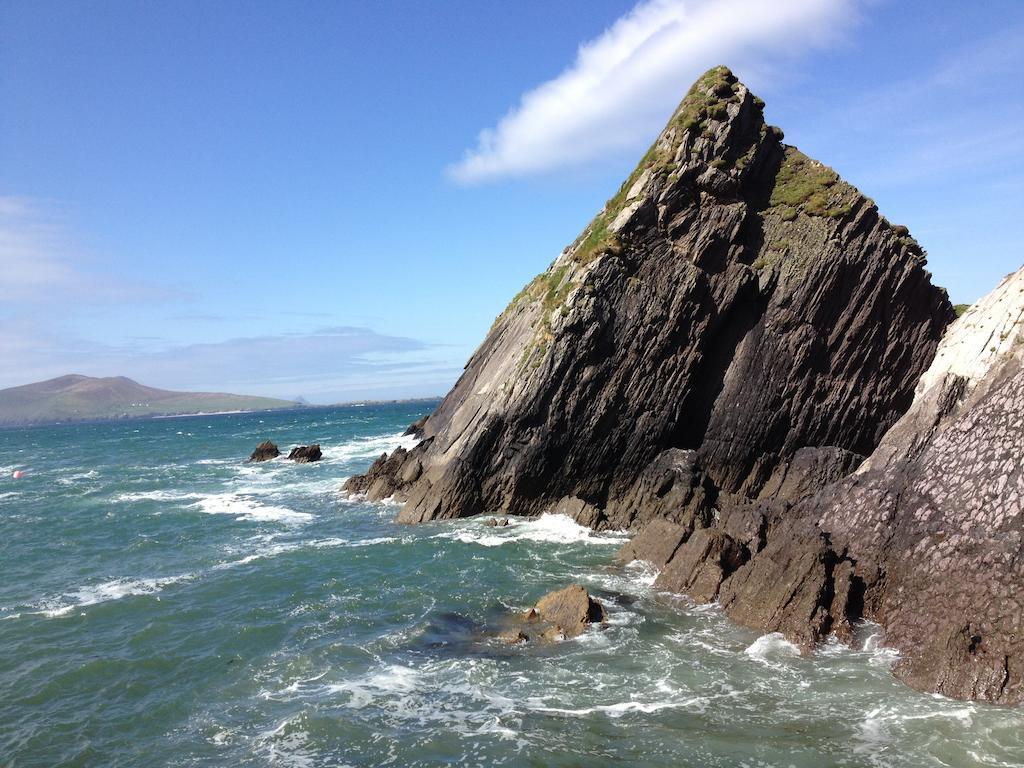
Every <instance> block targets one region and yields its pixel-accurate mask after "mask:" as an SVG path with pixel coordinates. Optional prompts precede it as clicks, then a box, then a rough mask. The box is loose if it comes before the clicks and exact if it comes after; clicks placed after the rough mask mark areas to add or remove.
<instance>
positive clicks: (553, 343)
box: [346, 68, 953, 528]
mask: <svg viewBox="0 0 1024 768" xmlns="http://www.w3.org/2000/svg"><path fill="white" fill-rule="evenodd" d="M923 265H924V259H923V257H922V255H921V250H920V248H919V247H918V246H917V244H916V243H915V242H914V241H913V240H912V239H911V238H909V236H901V235H899V234H897V233H896V232H894V231H893V229H892V227H891V226H890V225H889V224H888V222H887V221H886V220H885V219H884V218H882V217H881V216H879V214H878V211H877V209H876V208H875V206H874V205H873V204H872V203H871V201H869V200H867V199H866V198H864V197H863V196H861V195H860V193H858V192H857V191H856V190H855V189H853V188H852V187H850V186H849V185H847V184H845V183H844V182H842V181H841V180H840V179H839V178H838V177H837V176H836V175H835V174H834V173H833V172H832V171H830V170H829V169H827V168H825V167H824V166H821V165H820V164H817V163H815V162H814V161H812V160H810V159H808V158H806V157H805V156H803V155H802V154H801V153H799V152H798V151H797V150H796V149H795V148H793V147H787V146H785V145H783V144H781V143H780V138H779V132H776V131H771V130H769V128H768V126H766V124H765V122H764V119H763V116H762V112H761V106H760V101H759V100H756V99H755V98H754V97H753V96H752V95H751V94H750V93H749V92H748V90H747V89H746V88H745V87H744V86H743V85H742V84H741V83H738V82H736V80H735V78H734V77H733V76H732V75H731V73H729V72H728V70H725V69H724V68H720V69H717V70H712V71H711V72H709V73H708V74H707V75H705V77H704V78H702V79H701V80H700V81H699V82H698V83H697V84H696V85H695V86H694V89H693V90H692V91H691V93H690V94H689V95H688V96H687V97H686V99H684V100H683V102H682V104H680V107H679V109H678V110H677V112H676V114H675V115H674V116H673V118H672V120H671V121H670V123H669V125H668V126H667V127H666V129H665V130H664V131H663V132H662V134H661V135H660V136H659V137H658V139H657V141H656V142H655V144H654V145H653V146H652V148H651V151H650V152H649V153H648V155H647V156H646V157H645V158H644V160H643V161H642V162H641V164H640V166H638V168H637V169H636V171H635V172H634V173H633V175H632V176H631V177H630V179H628V180H627V182H626V183H625V184H624V185H623V187H622V189H621V190H620V191H619V193H618V194H617V195H616V196H615V197H614V198H612V200H610V201H609V202H608V205H607V206H606V208H605V210H604V211H602V213H601V214H599V215H598V217H597V218H596V219H595V220H594V221H593V222H592V223H591V225H590V226H589V227H588V228H587V230H586V231H585V232H584V233H583V235H581V236H580V238H579V239H578V240H577V241H576V242H575V243H573V244H572V245H571V246H570V247H569V248H567V249H566V251H565V252H563V254H562V255H561V256H560V257H559V258H558V259H557V260H556V261H555V263H554V264H553V265H552V266H551V268H550V269H549V270H548V271H547V272H545V273H544V274H542V275H540V276H539V277H538V278H537V279H536V280H534V282H532V283H531V284H530V285H528V286H527V287H526V288H525V289H524V290H523V291H522V292H521V293H520V295H519V296H517V297H516V298H515V299H514V300H513V301H512V303H511V304H510V305H509V307H508V308H507V309H506V310H505V312H504V313H503V314H502V315H501V316H500V317H499V318H498V319H497V321H496V322H495V324H494V326H493V328H492V329H491V332H490V333H489V334H488V336H487V338H486V339H485V340H484V342H483V344H482V345H481V347H480V348H479V349H478V350H477V352H476V353H475V354H474V355H473V357H472V358H471V359H470V361H469V363H468V364H467V366H466V370H465V372H464V374H463V376H462V377H461V379H460V380H459V382H458V383H457V384H456V385H455V387H454V389H453V390H452V391H451V392H450V393H449V394H448V396H447V397H446V398H445V399H444V401H443V402H442V403H441V405H440V406H439V407H438V408H437V410H436V411H435V412H434V413H433V414H431V416H430V417H429V419H428V420H427V422H426V424H425V425H424V436H425V438H426V439H425V440H424V441H423V442H421V443H420V444H419V445H418V446H416V447H415V448H413V449H412V450H410V451H408V452H404V451H401V450H400V451H396V452H395V454H393V455H392V456H390V457H387V458H382V460H380V461H378V462H377V463H376V464H374V466H373V467H372V468H371V470H370V472H369V473H368V474H367V475H365V476H363V477H360V478H353V479H352V480H350V481H349V483H348V484H347V485H346V488H348V489H349V490H350V491H357V492H363V493H366V494H367V496H368V497H369V498H371V499H378V498H384V497H387V496H392V495H394V497H395V498H396V499H397V500H399V501H402V502H404V506H403V509H402V511H401V513H400V515H399V519H400V520H401V521H403V522H420V521H425V520H432V519H436V518H452V517H464V516H470V515H474V514H478V513H481V512H489V513H491V514H495V513H499V514H537V513H540V512H543V511H548V510H551V509H553V508H556V507H563V508H564V509H565V510H566V511H568V512H569V513H570V514H572V515H573V517H574V519H577V520H579V521H580V522H582V523H585V524H587V525H591V526H593V527H596V528H602V527H616V528H617V527H630V528H640V527H642V526H643V524H644V523H646V522H647V521H649V520H652V519H655V518H659V517H664V518H667V519H670V520H674V521H677V522H679V523H681V524H683V525H692V526H693V527H700V526H702V525H705V524H706V523H707V521H708V519H709V515H710V514H711V509H712V508H713V507H714V505H715V504H716V503H718V499H719V497H720V496H724V497H727V496H730V495H735V496H736V497H737V498H739V499H741V500H742V499H753V500H756V499H758V498H762V497H763V494H764V493H765V488H766V487H769V488H770V489H771V493H770V496H771V497H772V498H775V497H781V495H782V494H785V493H789V492H794V493H796V492H797V491H798V490H800V489H799V488H798V486H801V483H803V482H804V481H803V480H801V479H800V478H801V477H805V476H807V473H810V476H814V475H815V474H816V473H817V474H829V472H833V471H834V472H835V473H841V471H842V469H844V468H846V467H847V466H849V464H850V463H851V461H852V459H851V457H853V456H855V455H866V454H868V453H870V452H871V450H872V449H873V448H874V447H875V445H876V444H877V443H878V440H879V439H880V438H881V436H882V435H883V434H884V433H885V431H886V430H887V429H888V428H889V427H890V426H891V425H892V424H893V423H894V422H895V421H896V419H897V418H898V417H899V416H900V415H901V414H902V412H903V411H904V410H906V408H907V406H908V405H909V404H910V401H911V399H912V396H913V385H914V383H915V382H916V381H917V379H918V378H919V376H920V375H921V373H922V372H923V371H924V369H925V368H926V367H927V365H928V363H929V362H930V360H931V357H932V355H933V353H934V349H935V345H936V343H937V342H938V339H939V336H940V334H941V332H942V329H943V328H944V327H945V325H946V324H947V323H948V322H949V320H950V319H951V318H952V316H953V310H952V307H951V306H950V304H949V302H948V300H947V299H946V296H945V293H944V292H943V291H942V290H940V289H937V288H935V287H934V286H932V285H931V283H930V280H929V275H928V273H927V272H926V271H925V269H924V267H923ZM825 446H827V447H828V448H827V449H824V450H827V451H828V452H831V454H833V455H830V457H826V458H830V459H831V460H833V461H837V462H838V464H835V463H833V464H829V463H828V462H824V464H821V463H819V464H820V465H819V464H815V463H814V462H809V463H806V466H805V463H801V460H800V459H799V458H798V457H797V453H798V452H799V451H800V450H801V449H805V448H818V449H819V450H822V448H821V447H825ZM826 465H827V466H826Z"/></svg>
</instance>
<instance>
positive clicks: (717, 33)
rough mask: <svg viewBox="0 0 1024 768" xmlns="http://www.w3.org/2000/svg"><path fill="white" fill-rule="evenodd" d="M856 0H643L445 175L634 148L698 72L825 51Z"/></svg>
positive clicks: (552, 163) (513, 171)
mask: <svg viewBox="0 0 1024 768" xmlns="http://www.w3.org/2000/svg"><path fill="white" fill-rule="evenodd" d="M854 2H855V0H785V2H774V3H773V2H766V1H765V0H645V1H644V2H641V3H639V4H638V5H637V6H636V7H634V8H633V10H631V11H630V12H629V13H628V14H626V15H625V16H623V17H621V18H620V19H618V20H617V21H616V22H615V23H614V24H613V25H612V26H611V27H610V28H609V29H608V30H606V31H605V32H604V33H603V34H602V35H600V36H599V37H597V38H596V39H594V40H592V41H589V42H587V43H584V44H583V45H581V46H580V48H579V51H578V53H577V56H576V61H575V62H574V63H573V65H572V66H571V67H569V68H568V69H567V70H566V71H564V72H563V73H562V74H560V75H559V76H558V77H556V78H555V79H553V80H549V81H548V82H546V83H543V84H542V85H540V86H538V87H537V88H534V89H533V90H531V91H529V92H527V93H526V94H524V95H523V97H522V99H521V100H520V103H519V105H518V106H516V107H514V108H513V109H512V110H511V111H510V112H509V113H508V114H506V115H505V117H503V118H502V119H501V120H500V121H499V122H498V124H497V126H495V127H494V128H489V129H487V130H484V131H482V132H481V133H480V136H479V141H478V144H477V146H476V147H475V148H474V149H471V150H469V151H468V152H467V153H466V156H465V157H464V158H463V159H462V161H460V162H459V163H457V164H455V165H453V166H451V167H450V168H449V169H448V173H449V175H450V176H451V177H452V178H453V179H455V180H456V181H458V182H462V183H475V182H482V181H489V180H493V179H498V178H502V177H508V176H524V175H529V174H536V173H543V172H546V171H550V170H553V169H557V168H564V167H568V166H573V165H580V164H583V163H585V162H587V161H589V160H592V159H594V158H595V157H598V156H601V155H602V154H605V153H607V152H616V151H621V150H623V149H627V148H628V149H635V148H636V147H637V146H639V145H641V144H642V143H643V142H645V141H650V140H651V139H652V138H653V136H654V133H656V132H657V130H658V129H659V128H660V127H661V125H662V124H663V123H664V121H665V120H666V119H667V117H668V115H669V114H670V113H671V110H672V109H673V107H674V106H675V105H676V104H677V103H678V102H679V100H680V99H681V97H682V96H683V94H684V93H685V90H686V89H687V88H688V87H689V85H690V83H692V82H693V81H694V80H695V79H696V78H697V77H698V76H699V75H700V74H701V73H702V72H704V71H705V70H707V69H709V68H710V67H712V66H716V65H718V64H726V65H728V66H730V67H732V68H733V69H734V70H736V71H737V73H738V74H740V75H743V74H745V73H746V72H747V70H748V68H749V69H754V68H760V67H762V66H765V65H766V64H768V63H770V61H771V60H778V59H780V58H789V57H793V56H797V55H799V54H802V53H805V52H807V51H808V50H810V49H813V48H816V47H820V46H822V45H824V44H826V43H828V42H830V41H831V40H833V39H834V38H835V36H836V34H837V33H839V32H841V31H842V30H843V29H844V28H846V27H847V26H849V24H850V23H852V21H853V20H854V16H855V13H854Z"/></svg>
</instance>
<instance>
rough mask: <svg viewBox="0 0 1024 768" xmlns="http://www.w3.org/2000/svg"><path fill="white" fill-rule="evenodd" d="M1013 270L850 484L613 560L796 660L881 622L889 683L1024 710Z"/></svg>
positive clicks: (1021, 478) (730, 515)
mask: <svg viewBox="0 0 1024 768" xmlns="http://www.w3.org/2000/svg"><path fill="white" fill-rule="evenodd" d="M1022 363H1024V268H1022V269H1021V270H1020V271H1018V272H1016V273H1014V274H1013V275H1010V276H1009V277H1007V278H1006V279H1005V280H1003V282H1002V283H1001V284H1000V285H999V286H998V287H997V288H996V290H995V291H993V292H992V293H991V294H989V295H988V296H986V297H985V298H984V299H982V300H981V301H980V302H978V303H977V304H976V305H974V306H973V307H972V308H971V309H970V310H968V312H967V313H966V314H965V315H964V316H963V317H962V318H960V319H959V320H958V321H957V322H956V323H954V324H953V326H951V328H950V330H949V332H948V333H947V335H946V337H945V338H944V339H943V341H942V343H941V344H940V346H939V348H938V352H937V354H936V356H935V360H934V362H933V363H932V365H931V367H930V368H929V369H928V371H927V372H926V373H925V374H924V376H922V378H921V380H920V383H919V385H918V387H917V394H916V397H915V400H914V402H913V405H912V406H911V408H910V409H909V410H908V412H907V413H906V414H905V415H904V416H903V417H902V418H901V419H900V420H899V421H898V422H897V423H896V424H895V425H894V426H893V427H892V428H891V429H890V430H889V432H888V433H887V434H886V435H885V437H884V438H883V440H882V442H881V444H880V445H879V446H878V448H877V449H876V450H875V451H874V453H873V454H872V455H871V456H870V457H869V458H868V459H867V461H865V462H864V463H863V464H862V465H861V466H860V468H859V469H858V470H857V471H856V472H855V473H853V474H851V475H849V476H848V477H846V478H844V479H841V480H839V481H837V482H834V483H831V484H829V485H827V486H826V487H824V488H822V489H819V490H818V491H817V492H816V493H814V494H812V495H810V496H808V497H805V498H804V499H803V500H801V501H798V502H797V503H796V504H795V505H793V506H791V507H790V506H788V505H780V504H778V503H777V502H762V503H760V504H755V505H750V504H747V505H743V506H728V505H726V506H723V508H722V509H721V511H720V515H719V517H718V519H717V520H716V521H715V522H714V523H713V525H712V527H710V528H707V529H702V530H698V531H697V532H696V533H691V532H690V531H689V530H688V529H687V528H686V526H682V525H678V524H674V523H671V522H669V521H667V520H665V521H657V522H656V523H652V524H651V525H650V526H648V527H647V528H646V529H645V530H644V531H643V532H641V534H640V535H638V536H637V537H636V538H635V539H634V540H633V541H632V542H630V543H629V544H628V545H626V547H624V548H623V550H622V552H621V553H620V556H621V557H623V558H625V559H627V560H628V559H633V558H641V559H645V560H649V561H651V562H653V563H654V564H655V565H657V566H659V567H660V568H661V573H660V574H659V576H658V581H657V584H659V585H660V586H662V587H664V588H666V589H671V590H676V591H682V592H686V593H688V594H690V595H691V597H693V598H694V599H695V600H698V601H702V602H706V601H710V600H715V599H717V600H718V601H719V602H720V603H721V605H722V607H723V608H724V609H725V611H726V612H727V613H728V614H729V615H730V616H732V617H734V618H735V619H737V620H738V621H740V622H742V623H744V624H747V625H750V626H753V627H757V628H759V629H762V630H765V631H781V632H783V633H785V634H786V635H787V636H788V637H789V638H790V639H792V640H794V641H795V642H798V643H800V644H801V645H802V646H803V647H804V648H810V647H812V646H813V645H814V644H815V643H816V642H818V641H819V640H820V639H821V638H823V637H824V636H825V635H827V634H829V633H835V634H837V635H839V636H840V637H841V638H844V637H846V636H847V635H848V634H849V632H850V627H851V622H855V621H857V620H859V619H861V618H868V619H872V620H874V621H877V622H879V623H880V624H881V625H882V627H883V629H884V639H885V642H886V643H887V644H888V645H891V646H893V647H895V648H897V649H898V650H899V651H900V652H901V657H900V660H899V662H898V663H897V665H896V667H895V673H896V675H897V676H898V677H900V678H902V679H904V680H906V681H907V682H908V683H910V684H911V685H913V686H915V687H917V688H920V689H923V690H929V691H936V692H939V693H943V694H946V695H949V696H954V697H958V698H971V699H983V700H988V701H994V702H1000V703H1019V702H1021V701H1024V626H1022V624H1024V469H1022V467H1024V462H1022V457H1024V366H1022Z"/></svg>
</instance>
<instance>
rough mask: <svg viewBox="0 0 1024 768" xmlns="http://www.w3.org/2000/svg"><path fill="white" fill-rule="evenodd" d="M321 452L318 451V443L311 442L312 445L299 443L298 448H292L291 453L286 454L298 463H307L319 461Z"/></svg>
mask: <svg viewBox="0 0 1024 768" xmlns="http://www.w3.org/2000/svg"><path fill="white" fill-rule="evenodd" d="M322 457H323V454H322V453H321V452H320V445H319V443H313V445H300V446H299V447H298V448H292V450H291V453H289V454H288V458H289V459H291V460H292V461H294V462H297V463H299V464H308V463H309V462H311V461H320V459H321V458H322Z"/></svg>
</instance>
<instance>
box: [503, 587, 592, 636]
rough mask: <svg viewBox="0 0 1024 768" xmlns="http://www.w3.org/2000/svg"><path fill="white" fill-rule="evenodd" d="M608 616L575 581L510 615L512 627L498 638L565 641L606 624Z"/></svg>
mask: <svg viewBox="0 0 1024 768" xmlns="http://www.w3.org/2000/svg"><path fill="white" fill-rule="evenodd" d="M606 619H607V615H606V614H605V610H604V606H603V605H601V603H599V602H598V601H597V600H594V599H593V598H592V597H591V596H590V594H589V593H588V592H587V590H586V589H584V588H583V587H581V586H580V585H579V584H571V585H570V586H568V587H565V588H564V589H559V590H555V591H554V592H550V593H548V594H547V595H545V596H544V597H542V598H541V599H540V600H539V601H537V604H536V605H535V606H533V607H532V608H528V609H527V610H526V611H525V612H523V613H521V614H518V615H515V616H512V617H510V621H511V623H512V626H511V627H507V628H506V629H504V630H502V631H500V632H498V633H497V634H496V635H494V637H495V638H496V639H497V640H499V641H501V642H505V643H510V644H517V643H524V642H527V641H532V640H534V641H535V640H543V641H556V640H564V639H565V638H568V637H576V636H577V635H579V634H581V633H582V632H584V631H585V630H586V629H587V627H589V626H590V625H591V624H603V623H604V622H605V621H606Z"/></svg>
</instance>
